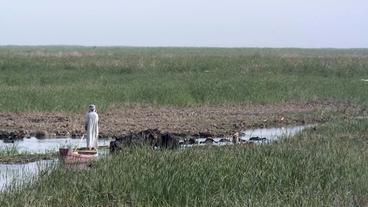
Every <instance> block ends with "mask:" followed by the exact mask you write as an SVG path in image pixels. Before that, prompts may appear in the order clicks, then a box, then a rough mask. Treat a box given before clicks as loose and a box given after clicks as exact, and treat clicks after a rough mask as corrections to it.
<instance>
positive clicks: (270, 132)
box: [184, 125, 314, 147]
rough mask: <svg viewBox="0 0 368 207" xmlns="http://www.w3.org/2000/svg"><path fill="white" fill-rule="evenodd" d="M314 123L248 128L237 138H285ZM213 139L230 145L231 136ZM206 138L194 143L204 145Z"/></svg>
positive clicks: (246, 139)
mask: <svg viewBox="0 0 368 207" xmlns="http://www.w3.org/2000/svg"><path fill="white" fill-rule="evenodd" d="M313 126H314V125H301V126H291V127H280V128H262V129H248V130H244V131H241V132H240V134H239V138H240V140H242V141H247V142H254V143H264V142H272V141H274V140H277V139H279V138H287V137H292V136H294V135H295V134H297V133H299V132H301V131H303V130H304V129H306V128H310V127H313ZM252 137H258V138H266V139H265V140H259V141H257V140H254V141H253V140H250V138H252ZM212 139H213V141H214V142H213V143H212V144H213V145H219V146H221V145H232V144H233V143H232V142H231V140H232V139H231V137H216V138H212ZM221 139H227V140H229V141H228V142H219V141H220V140H221ZM205 140H206V138H198V139H196V144H198V145H206V144H204V143H203V142H204V141H205ZM184 147H191V145H185V146H184Z"/></svg>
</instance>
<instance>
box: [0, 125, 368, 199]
mask: <svg viewBox="0 0 368 207" xmlns="http://www.w3.org/2000/svg"><path fill="white" fill-rule="evenodd" d="M367 129H368V123H367V122H366V121H361V120H360V121H358V120H347V121H338V120H336V121H335V122H334V123H333V124H332V123H330V124H325V125H324V126H318V127H317V128H316V129H309V130H306V131H304V132H303V133H301V134H299V135H297V137H295V138H294V139H284V140H281V141H279V142H278V143H274V144H272V145H260V146H236V147H231V146H229V147H208V148H193V149H187V150H179V151H165V150H163V151H154V150H150V149H134V150H129V151H125V152H124V153H121V154H118V155H115V156H110V157H106V158H103V159H102V160H100V161H98V162H96V163H95V165H93V167H92V168H91V169H89V170H82V171H72V170H68V169H64V168H58V169H57V170H55V171H53V172H52V173H51V174H50V175H49V176H41V177H40V178H39V180H38V181H37V182H35V183H33V184H32V185H28V186H26V187H25V188H23V189H19V188H18V189H13V190H12V191H10V192H7V193H3V194H1V195H0V205H1V206H23V205H25V204H27V205H29V206H65V205H68V206H123V205H132V206H363V205H366V204H367V202H368V200H367V198H368V174H367V171H368V165H367V161H368V152H367V150H366V149H367V146H368V139H367V137H366V136H365V135H366V134H367V133H368V131H367Z"/></svg>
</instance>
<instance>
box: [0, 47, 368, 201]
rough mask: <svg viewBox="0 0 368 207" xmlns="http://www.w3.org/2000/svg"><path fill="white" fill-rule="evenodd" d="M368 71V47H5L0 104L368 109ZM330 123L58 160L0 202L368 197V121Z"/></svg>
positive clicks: (26, 108)
mask: <svg viewBox="0 0 368 207" xmlns="http://www.w3.org/2000/svg"><path fill="white" fill-rule="evenodd" d="M361 79H368V49H353V50H335V49H321V50H313V49H256V48H253V49H252V48H248V49H221V48H102V47H100V48H92V47H0V96H1V99H0V112H34V111H36V112H37V111H51V112H53V111H57V112H65V111H66V112H73V111H84V110H85V107H86V106H87V105H88V104H90V103H95V104H97V105H98V107H99V109H101V110H104V109H107V108H114V107H119V106H124V105H130V104H147V105H159V106H179V107H180V106H200V105H201V106H202V105H226V104H230V105H237V104H243V103H255V104H263V103H269V104H273V103H284V102H308V101H321V100H333V101H335V102H339V101H350V102H352V103H354V104H357V105H360V106H367V104H368V90H366V89H367V87H368V82H365V81H361ZM363 108H364V107H363ZM341 113H343V112H341ZM354 115H356V114H354ZM363 115H364V114H363ZM321 116H322V115H321ZM361 118H362V117H361ZM363 118H364V117H363ZM326 121H327V122H326V123H324V124H323V125H319V126H317V127H316V129H315V130H313V129H309V130H306V131H304V132H303V133H301V134H299V135H297V136H296V137H295V138H293V139H284V140H282V141H279V142H277V143H273V144H270V145H262V146H253V147H250V146H235V147H234V146H228V147H206V148H193V149H187V150H176V151H165V150H162V151H161V150H156V151H154V150H151V149H148V148H138V149H130V150H126V151H124V152H123V153H121V154H117V155H114V156H109V157H106V158H103V159H101V160H99V161H97V162H96V163H94V165H93V167H92V168H91V169H88V170H82V171H73V170H68V169H65V168H62V167H61V168H56V169H54V170H53V171H51V172H50V174H48V173H43V174H42V176H40V177H39V179H37V180H35V181H34V182H33V183H32V184H27V185H26V186H25V187H24V188H13V189H12V190H11V191H8V192H5V193H1V194H0V206H124V205H126V206H367V205H368V174H367V172H368V165H367V161H368V152H367V150H366V149H367V147H368V137H367V134H368V122H367V121H366V119H359V120H358V119H356V117H352V115H349V114H345V115H344V116H342V114H336V115H331V117H330V118H329V119H328V120H326ZM12 153H13V154H14V152H11V151H9V153H8V154H0V156H12V155H13V154H12Z"/></svg>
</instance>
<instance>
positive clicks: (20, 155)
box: [0, 145, 57, 164]
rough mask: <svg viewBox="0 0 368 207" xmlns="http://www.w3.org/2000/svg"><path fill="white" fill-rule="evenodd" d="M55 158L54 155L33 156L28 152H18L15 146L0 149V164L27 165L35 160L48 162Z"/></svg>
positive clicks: (48, 153) (55, 155)
mask: <svg viewBox="0 0 368 207" xmlns="http://www.w3.org/2000/svg"><path fill="white" fill-rule="evenodd" d="M56 157H57V154H56V153H51V152H45V153H43V154H34V153H29V152H19V151H18V150H17V147H16V145H13V146H11V147H5V148H1V149H0V163H1V164H14V163H28V162H34V161H37V160H50V159H55V158H56Z"/></svg>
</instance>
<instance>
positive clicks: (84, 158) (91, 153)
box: [59, 148, 98, 164]
mask: <svg viewBox="0 0 368 207" xmlns="http://www.w3.org/2000/svg"><path fill="white" fill-rule="evenodd" d="M97 156H98V153H97V150H96V149H88V148H78V149H76V150H73V149H70V148H59V157H60V158H61V160H62V161H63V162H64V163H65V164H82V163H89V162H91V161H92V160H95V159H96V158H97Z"/></svg>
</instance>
